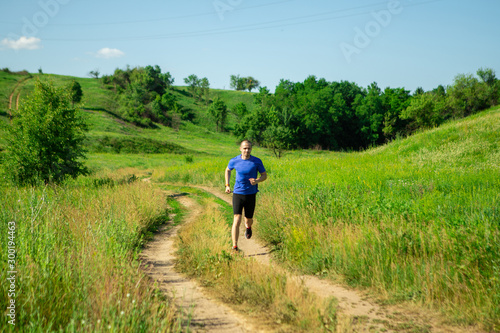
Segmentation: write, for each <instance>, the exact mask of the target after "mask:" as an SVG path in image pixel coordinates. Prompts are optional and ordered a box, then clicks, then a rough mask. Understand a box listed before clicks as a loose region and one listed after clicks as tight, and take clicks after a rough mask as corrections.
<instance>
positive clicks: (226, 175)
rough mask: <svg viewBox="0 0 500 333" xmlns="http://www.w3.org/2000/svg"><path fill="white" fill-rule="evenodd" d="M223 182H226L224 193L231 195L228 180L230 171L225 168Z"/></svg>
mask: <svg viewBox="0 0 500 333" xmlns="http://www.w3.org/2000/svg"><path fill="white" fill-rule="evenodd" d="M224 175H225V181H226V193H231V187H230V186H229V180H230V179H231V170H229V168H227V167H226V172H225V173H224Z"/></svg>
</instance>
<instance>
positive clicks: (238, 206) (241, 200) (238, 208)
mask: <svg viewBox="0 0 500 333" xmlns="http://www.w3.org/2000/svg"><path fill="white" fill-rule="evenodd" d="M256 196H257V193H254V194H235V193H233V214H234V215H241V213H242V212H243V208H244V209H245V217H246V218H247V219H251V218H253V212H254V211H255V197H256Z"/></svg>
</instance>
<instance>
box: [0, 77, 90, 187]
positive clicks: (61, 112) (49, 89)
mask: <svg viewBox="0 0 500 333" xmlns="http://www.w3.org/2000/svg"><path fill="white" fill-rule="evenodd" d="M13 116H14V117H13V119H12V123H11V126H7V128H6V129H7V132H8V135H7V142H8V146H7V151H6V161H5V163H6V167H5V169H6V171H7V177H8V178H10V179H12V180H13V181H14V182H15V183H17V184H19V185H34V184H36V183H38V182H40V181H43V182H44V183H46V184H47V183H51V182H56V183H57V182H60V181H62V180H64V179H65V178H66V177H67V176H71V177H73V178H76V177H77V176H78V175H80V174H86V173H87V172H88V170H87V168H86V167H85V166H84V164H83V162H82V159H84V158H85V155H84V153H85V151H84V149H83V140H84V139H85V132H86V131H87V130H88V128H87V125H86V123H85V121H84V119H83V118H81V115H80V114H79V113H78V111H77V109H74V108H73V107H72V99H71V96H70V93H69V92H68V91H67V90H65V89H64V88H56V87H55V86H54V85H53V83H51V82H43V81H40V80H37V81H36V83H35V90H34V92H33V93H32V94H31V95H29V96H28V98H27V99H26V100H25V101H24V102H23V103H22V104H21V106H20V108H19V110H17V111H15V110H13Z"/></svg>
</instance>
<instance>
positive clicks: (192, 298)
mask: <svg viewBox="0 0 500 333" xmlns="http://www.w3.org/2000/svg"><path fill="white" fill-rule="evenodd" d="M178 200H179V202H180V203H181V204H182V205H184V206H185V207H186V208H188V214H187V216H186V217H185V220H184V223H190V222H192V221H193V220H194V218H195V217H196V216H197V215H199V214H201V207H200V206H199V205H198V204H197V203H196V202H195V201H194V200H193V199H191V198H189V197H187V196H180V197H179V198H178ZM179 228H180V227H179V226H175V227H173V228H168V225H167V226H164V228H163V230H161V231H160V232H159V233H157V234H156V235H155V237H154V239H153V240H152V241H151V242H149V243H148V244H147V246H146V248H145V249H144V250H143V252H142V254H141V260H142V262H143V264H144V265H145V266H146V272H147V273H148V274H149V275H150V276H151V277H152V278H153V279H154V280H155V281H157V282H158V285H159V287H160V289H161V290H162V291H163V292H164V293H165V294H167V295H168V296H170V297H172V298H174V299H175V302H176V304H177V306H179V307H180V309H181V310H182V317H183V318H182V320H183V325H184V326H188V325H189V331H190V332H235V333H237V332H258V330H256V329H255V328H254V327H253V326H252V325H251V324H250V323H248V322H247V321H246V320H245V318H244V317H243V316H241V315H239V314H237V313H236V312H234V311H233V310H232V309H231V308H229V307H227V306H226V305H224V304H222V303H220V302H218V301H216V300H213V299H212V298H211V297H209V296H207V295H206V294H204V293H203V290H202V288H201V287H200V286H199V285H198V283H197V282H196V281H194V280H190V279H188V278H186V277H185V276H183V275H182V274H180V273H177V272H176V271H175V270H174V265H175V259H176V257H175V247H174V239H175V237H174V236H175V235H176V234H177V232H178V230H179Z"/></svg>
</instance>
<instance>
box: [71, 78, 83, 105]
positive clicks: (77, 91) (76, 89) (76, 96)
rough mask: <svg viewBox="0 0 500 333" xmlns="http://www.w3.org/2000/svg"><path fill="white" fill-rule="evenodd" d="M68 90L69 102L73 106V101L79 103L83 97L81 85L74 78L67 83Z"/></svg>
mask: <svg viewBox="0 0 500 333" xmlns="http://www.w3.org/2000/svg"><path fill="white" fill-rule="evenodd" d="M69 92H70V96H71V103H72V105H73V106H74V105H75V103H80V102H81V101H82V97H83V91H82V86H81V85H80V83H78V82H77V81H76V80H73V82H72V83H71V84H70V85H69Z"/></svg>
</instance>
